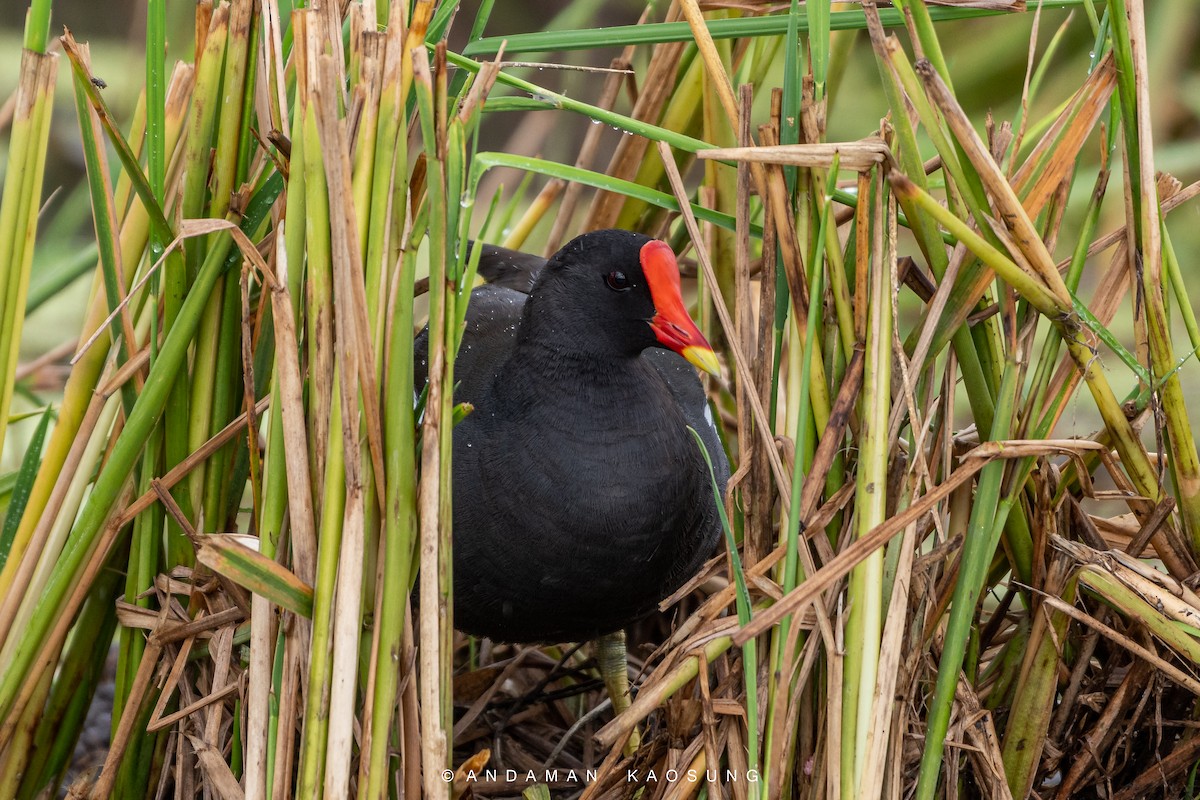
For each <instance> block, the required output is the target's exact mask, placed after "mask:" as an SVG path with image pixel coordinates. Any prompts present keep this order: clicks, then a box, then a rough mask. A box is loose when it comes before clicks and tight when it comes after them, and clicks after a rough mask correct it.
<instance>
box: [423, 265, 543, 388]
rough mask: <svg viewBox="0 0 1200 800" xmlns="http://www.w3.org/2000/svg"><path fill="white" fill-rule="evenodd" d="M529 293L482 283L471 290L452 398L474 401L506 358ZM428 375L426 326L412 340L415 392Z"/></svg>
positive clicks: (457, 359) (455, 369)
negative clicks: (455, 389)
mask: <svg viewBox="0 0 1200 800" xmlns="http://www.w3.org/2000/svg"><path fill="white" fill-rule="evenodd" d="M528 299H529V295H527V294H522V293H521V292H517V291H514V290H512V289H507V288H505V287H503V286H497V285H494V284H490V283H489V284H485V285H483V286H480V287H478V288H476V289H475V290H474V291H472V292H471V301H470V302H469V303H468V304H467V316H466V328H465V329H464V330H463V338H462V346H460V347H459V349H458V356H457V357H456V358H455V359H454V382H455V383H456V384H458V390H457V391H456V392H455V393H454V399H455V402H460V403H461V402H464V401H465V402H473V401H475V400H478V398H479V397H480V396H481V392H482V391H483V390H484V389H486V388H487V386H488V385H489V383H490V382H491V380H492V378H493V377H494V376H495V374H496V371H497V370H499V369H500V367H502V366H503V365H504V363H505V362H506V361H507V360H508V355H509V353H510V352H512V348H513V343H514V342H515V341H516V339H517V327H518V325H519V324H520V322H521V313H522V310H523V309H524V308H525V301H526V300H528ZM428 375H429V327H428V326H426V327H425V328H423V329H422V330H421V332H420V333H419V334H418V335H417V338H416V341H415V342H414V343H413V386H414V388H415V389H416V391H417V392H420V391H421V389H422V388H423V387H424V386H425V381H426V380H427V379H428Z"/></svg>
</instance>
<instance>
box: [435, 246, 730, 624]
mask: <svg viewBox="0 0 1200 800" xmlns="http://www.w3.org/2000/svg"><path fill="white" fill-rule="evenodd" d="M479 271H480V274H482V275H483V276H484V277H486V278H490V279H491V281H492V282H491V283H489V284H487V285H484V286H481V287H479V288H477V289H475V290H474V291H473V292H472V293H471V300H470V304H469V306H468V308H467V316H466V329H465V332H464V334H463V340H462V346H461V348H460V349H459V353H458V358H457V360H456V361H455V368H454V375H455V381H456V382H457V384H458V385H457V388H456V390H455V395H454V399H455V402H469V403H471V404H473V405H474V407H475V410H474V411H473V412H472V413H471V414H469V415H468V416H467V417H466V419H465V420H463V421H462V422H461V423H460V424H459V425H458V426H457V427H456V428H455V430H454V487H453V491H454V544H453V553H454V623H455V626H456V627H457V628H459V629H460V630H463V631H466V632H468V633H472V634H476V635H480V636H489V637H491V638H493V639H496V640H500V641H508V642H565V641H582V640H585V639H591V638H594V637H596V636H598V635H600V634H605V633H610V632H612V631H616V630H619V629H621V628H623V627H624V626H625V625H627V624H628V623H630V622H632V621H633V620H636V619H637V618H639V617H641V616H643V615H645V614H647V613H649V612H650V611H652V610H653V609H654V608H655V606H656V605H657V604H658V602H659V601H660V600H662V599H663V598H664V597H666V596H667V595H669V594H670V593H671V592H673V591H675V590H676V589H677V588H679V586H681V585H682V584H683V583H684V581H686V580H687V579H689V578H690V577H692V575H694V574H695V573H696V571H697V570H698V569H699V567H700V565H701V564H703V562H704V561H705V559H707V558H708V557H709V556H711V555H712V554H713V551H714V549H715V547H716V544H717V541H718V539H719V538H720V532H721V524H720V519H719V517H718V514H717V508H716V504H715V500H714V498H713V490H712V484H711V481H710V477H709V473H708V469H707V467H706V465H705V463H704V458H703V456H702V455H701V453H700V449H699V448H698V447H697V446H696V441H695V439H694V438H693V437H692V435H691V434H690V433H689V432H688V430H687V426H689V425H690V426H691V427H692V428H694V429H695V430H696V431H697V432H699V434H700V436H701V438H702V439H703V440H704V444H705V447H706V448H707V450H708V452H709V455H710V457H711V458H712V461H713V465H714V469H715V471H716V474H717V480H718V483H719V485H720V488H721V490H722V492H723V491H724V488H725V482H726V481H727V480H728V477H729V463H728V461H727V460H726V458H725V452H724V450H723V449H722V446H721V442H720V439H719V438H718V436H717V431H716V428H715V427H714V426H713V422H712V414H711V412H710V410H709V407H708V402H707V399H706V398H705V395H704V391H703V389H702V388H701V386H700V381H699V379H698V378H697V376H696V373H695V370H694V369H693V367H692V366H691V364H694V365H696V366H698V367H700V368H702V369H706V370H709V371H712V372H715V371H716V368H717V364H716V358H715V356H714V355H713V352H712V349H711V347H709V345H708V343H707V342H706V341H705V340H704V337H703V336H702V335H701V334H700V331H699V330H698V329H697V328H696V325H695V323H694V322H693V321H692V320H691V318H690V317H689V316H688V314H687V311H686V310H685V308H684V305H683V298H682V297H681V295H680V289H679V268H678V265H677V264H676V261H675V256H674V254H673V253H672V252H671V249H670V248H669V247H668V246H667V245H666V244H664V243H663V242H660V241H657V240H654V239H650V238H648V237H646V236H643V235H640V234H636V233H630V232H628V231H620V230H606V231H596V232H593V233H587V234H584V235H583V236H580V237H578V238H576V239H575V240H573V241H571V242H570V243H569V244H567V245H566V246H565V247H563V248H562V249H561V250H559V251H558V252H557V253H556V254H555V255H554V256H553V257H552V258H550V260H549V261H546V260H544V259H541V258H538V257H536V256H531V255H528V254H524V253H516V252H514V251H511V250H505V249H503V248H498V247H494V246H486V245H485V246H484V251H483V254H482V257H481V261H480V266H479ZM416 352H417V362H418V365H417V373H418V374H417V375H416V379H417V386H421V385H423V384H424V382H425V377H426V376H425V372H426V367H425V361H426V358H427V354H428V341H427V335H426V334H425V333H422V335H421V336H420V337H418V341H417V345H416ZM685 359H686V360H685ZM688 361H690V362H691V364H689V363H688Z"/></svg>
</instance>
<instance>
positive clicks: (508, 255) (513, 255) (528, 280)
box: [476, 243, 546, 294]
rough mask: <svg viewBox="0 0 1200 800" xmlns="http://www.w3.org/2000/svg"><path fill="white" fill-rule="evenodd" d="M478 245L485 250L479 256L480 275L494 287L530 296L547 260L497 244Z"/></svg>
mask: <svg viewBox="0 0 1200 800" xmlns="http://www.w3.org/2000/svg"><path fill="white" fill-rule="evenodd" d="M476 245H477V246H479V247H482V248H483V253H482V254H481V255H480V256H479V274H480V275H481V276H482V277H483V279H484V280H486V281H487V282H488V283H490V284H491V285H493V286H504V287H506V288H508V289H515V290H516V291H518V292H523V293H525V294H529V290H530V289H532V288H533V282H534V281H535V280H537V276H538V273H539V272H541V271H542V267H544V266H546V259H544V258H542V257H541V256H535V255H532V254H530V253H521V252H518V251H516V250H509V249H508V248H507V247H500V246H499V245H495V244H479V243H476Z"/></svg>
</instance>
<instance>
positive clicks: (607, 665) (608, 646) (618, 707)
mask: <svg viewBox="0 0 1200 800" xmlns="http://www.w3.org/2000/svg"><path fill="white" fill-rule="evenodd" d="M596 660H597V661H599V662H600V677H601V678H603V679H604V687H605V688H606V689H608V697H609V699H610V700H612V706H613V714H614V715H619V714H621V713H623V712H624V711H625V709H627V708H629V704H630V702H631V697H630V694H629V663H628V660H627V659H626V654H625V631H623V630H621V631H617V632H616V633H607V634H605V635H603V636H601V637H600V638H599V639H597V640H596ZM639 744H641V735H640V734H639V733H638V730H637V728H634V729H633V732H632V733H631V734H630V735H629V739H628V741H626V742H625V754H626V755H632V754H633V751H635V750H637V748H638V745H639Z"/></svg>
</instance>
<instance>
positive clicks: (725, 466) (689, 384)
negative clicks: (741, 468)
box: [641, 347, 729, 494]
mask: <svg viewBox="0 0 1200 800" xmlns="http://www.w3.org/2000/svg"><path fill="white" fill-rule="evenodd" d="M641 357H642V358H645V359H647V360H648V361H649V362H650V364H651V365H653V367H654V368H655V369H656V370H658V374H659V375H661V376H662V377H663V380H664V381H666V384H667V388H668V389H670V391H671V396H672V397H674V398H675V402H676V403H678V404H679V408H680V410H681V411H683V418H684V419H685V420H686V421H687V424H688V425H690V426H691V427H692V428H694V429H695V430H696V433H698V434H700V439H701V440H702V441H703V442H704V449H705V450H707V451H708V457H709V458H710V459H712V465H713V473H714V474H715V475H716V478H717V485H718V486H720V488H721V493H722V494H724V493H725V484H726V482H728V480H729V459H728V458H726V456H725V448H724V446H723V445H722V444H721V438H720V436H719V435H718V434H717V426H716V424H715V421H714V419H713V410H712V407H711V406H710V405H709V404H708V398H707V397H706V396H705V394H704V387H703V386H701V385H700V378H699V377H698V376H697V375H696V368H695V367H693V366H692V365H691V364H689V363H688V362H687V361H686V360H685V359H684V358H683V356H681V355H679V354H678V353H675V352H672V351H671V350H663V349H662V348H661V347H650V348H647V349H646V350H644V351H643V352H642V356H641Z"/></svg>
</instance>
